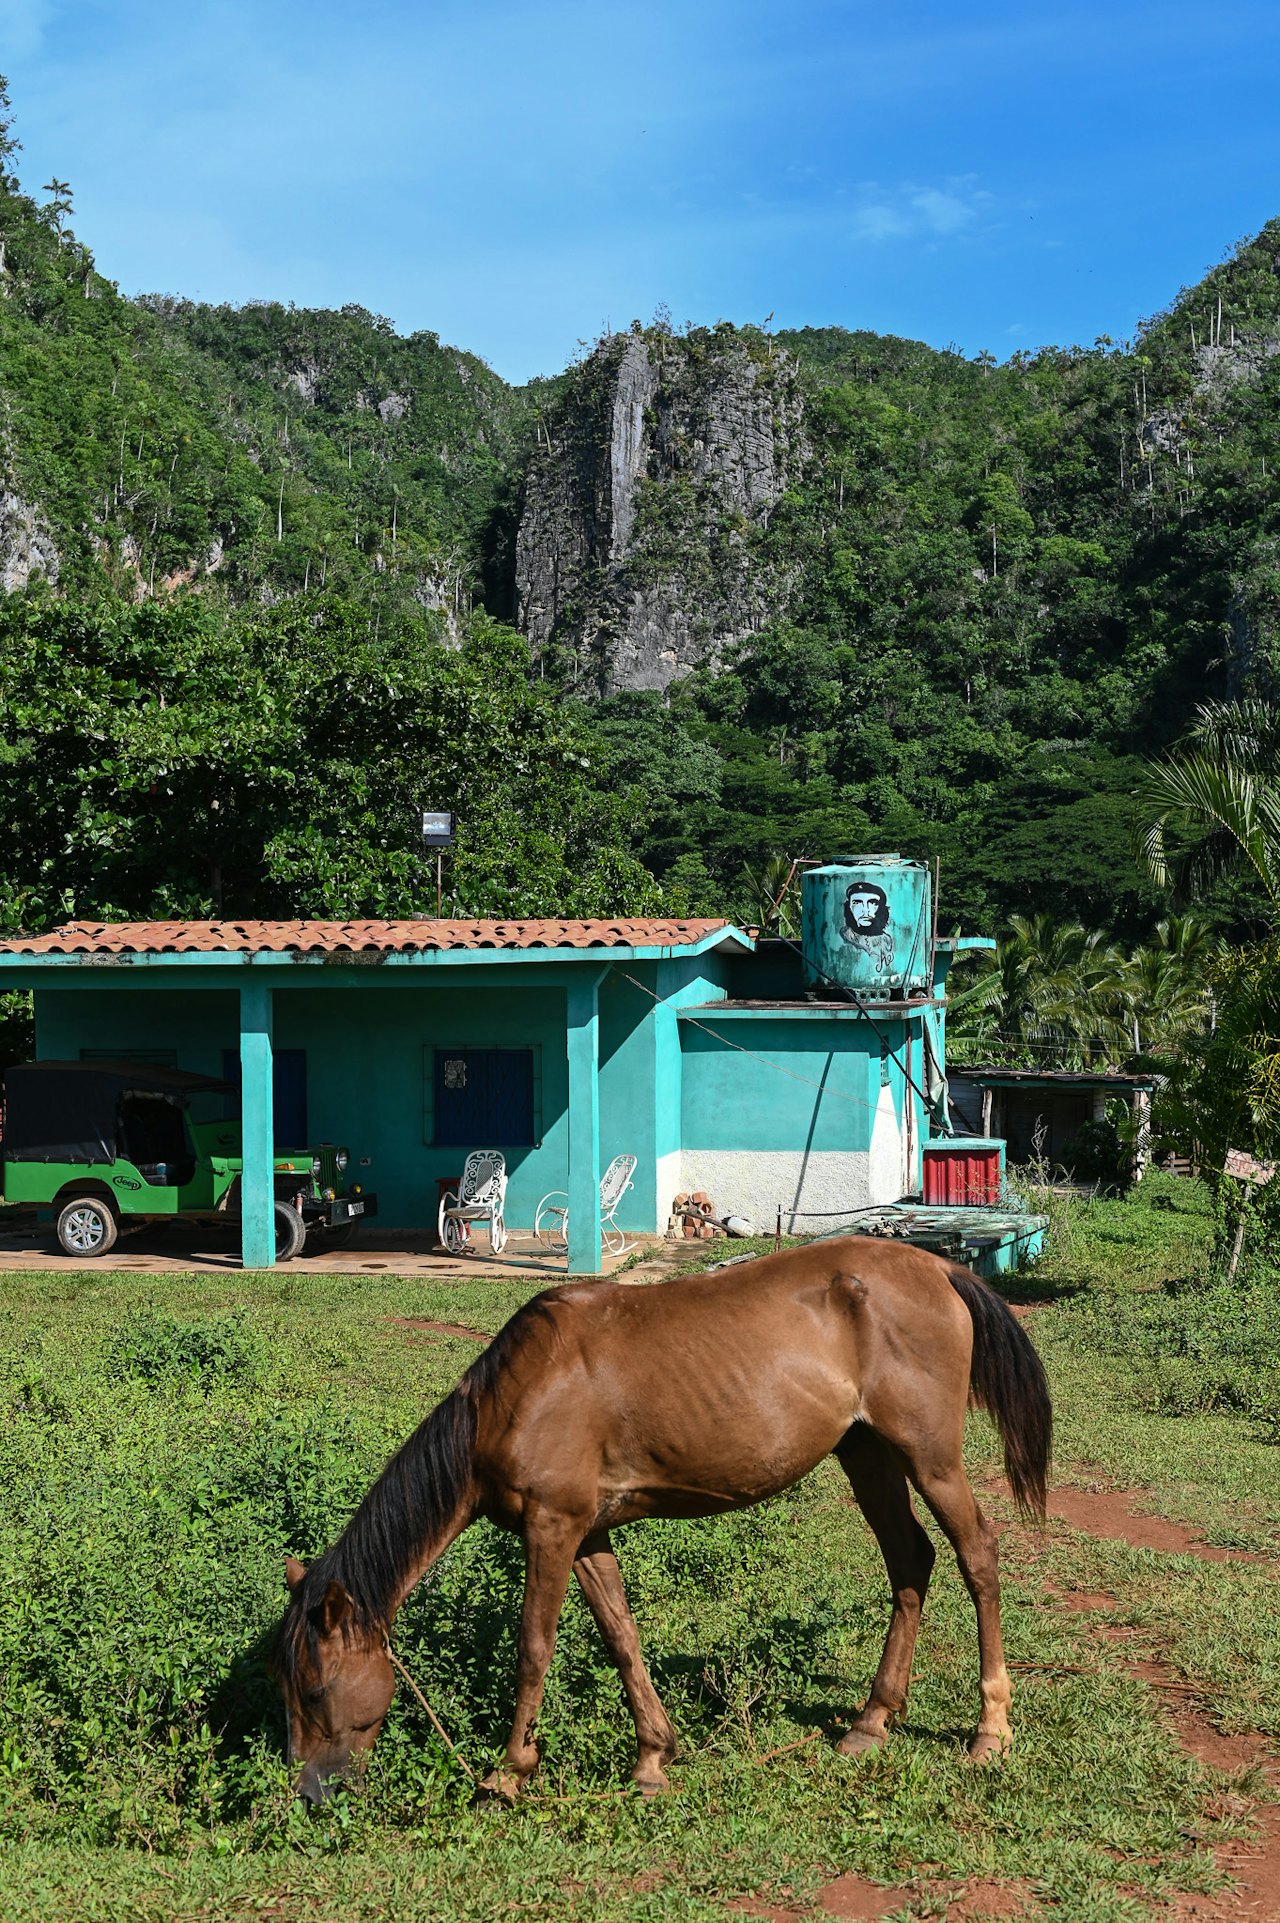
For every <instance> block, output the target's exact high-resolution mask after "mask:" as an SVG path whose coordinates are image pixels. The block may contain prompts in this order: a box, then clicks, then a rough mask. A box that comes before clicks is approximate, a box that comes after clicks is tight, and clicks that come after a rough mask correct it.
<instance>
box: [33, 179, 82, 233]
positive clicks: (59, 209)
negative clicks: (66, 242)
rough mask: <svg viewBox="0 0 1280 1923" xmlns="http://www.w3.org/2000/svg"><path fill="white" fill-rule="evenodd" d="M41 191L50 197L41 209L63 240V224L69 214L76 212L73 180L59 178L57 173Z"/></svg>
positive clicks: (46, 182) (47, 181)
mask: <svg viewBox="0 0 1280 1923" xmlns="http://www.w3.org/2000/svg"><path fill="white" fill-rule="evenodd" d="M41 191H42V192H43V193H46V194H48V195H49V199H48V200H47V201H46V202H45V204H44V206H43V207H42V208H41V210H40V211H41V212H42V213H43V215H44V217H45V219H46V220H47V221H48V222H49V224H50V226H51V227H52V228H53V230H54V232H55V233H56V234H57V236H58V239H59V241H61V239H62V235H63V225H62V224H63V222H64V220H65V219H66V217H67V215H68V214H73V213H74V212H75V208H74V207H73V206H72V203H71V182H70V181H69V180H59V179H58V176H57V175H56V174H55V175H54V176H53V179H52V180H46V181H45V183H44V187H43V188H42V190H41Z"/></svg>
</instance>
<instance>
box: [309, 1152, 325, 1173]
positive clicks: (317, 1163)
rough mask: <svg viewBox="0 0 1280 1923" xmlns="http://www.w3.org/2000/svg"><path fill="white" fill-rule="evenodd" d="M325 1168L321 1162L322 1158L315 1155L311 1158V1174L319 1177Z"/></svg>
mask: <svg viewBox="0 0 1280 1923" xmlns="http://www.w3.org/2000/svg"><path fill="white" fill-rule="evenodd" d="M323 1166H324V1164H323V1163H322V1162H321V1160H320V1157H319V1156H318V1155H313V1156H312V1157H311V1173H312V1174H313V1175H319V1173H320V1170H321V1169H322V1168H323Z"/></svg>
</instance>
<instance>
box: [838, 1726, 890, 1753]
mask: <svg viewBox="0 0 1280 1923" xmlns="http://www.w3.org/2000/svg"><path fill="white" fill-rule="evenodd" d="M888 1740H889V1732H888V1731H887V1730H884V1729H881V1730H874V1729H859V1728H858V1727H857V1725H856V1724H855V1725H854V1727H853V1728H852V1729H850V1730H846V1732H845V1734H844V1735H843V1736H842V1737H841V1738H840V1741H839V1742H838V1743H837V1744H836V1753H837V1755H839V1756H868V1755H870V1753H871V1751H872V1750H875V1749H883V1748H884V1746H885V1744H886V1742H887V1741H888Z"/></svg>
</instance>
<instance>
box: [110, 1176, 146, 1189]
mask: <svg viewBox="0 0 1280 1923" xmlns="http://www.w3.org/2000/svg"><path fill="white" fill-rule="evenodd" d="M111 1186H112V1188H117V1189H140V1188H141V1187H142V1184H141V1182H135V1181H134V1179H133V1177H132V1176H131V1175H113V1176H112V1178H111Z"/></svg>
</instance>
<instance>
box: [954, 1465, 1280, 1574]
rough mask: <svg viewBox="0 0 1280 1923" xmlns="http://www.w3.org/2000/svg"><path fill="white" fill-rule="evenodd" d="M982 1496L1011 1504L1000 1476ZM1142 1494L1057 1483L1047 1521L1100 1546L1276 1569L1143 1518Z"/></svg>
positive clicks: (1266, 1559) (1178, 1525) (1251, 1554)
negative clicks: (1111, 1544) (1139, 1503)
mask: <svg viewBox="0 0 1280 1923" xmlns="http://www.w3.org/2000/svg"><path fill="white" fill-rule="evenodd" d="M979 1493H980V1494H981V1495H994V1496H1000V1497H1001V1498H1002V1499H1003V1500H1004V1501H1005V1502H1008V1503H1012V1501H1013V1497H1012V1496H1011V1494H1010V1492H1009V1485H1008V1483H1007V1482H1006V1481H1005V1480H1004V1478H1003V1476H1000V1477H997V1478H993V1479H992V1480H990V1481H988V1482H984V1483H983V1484H981V1486H980V1489H979ZM1141 1494H1142V1492H1141V1491H1140V1490H1133V1489H1078V1488H1076V1487H1074V1486H1073V1485H1072V1484H1070V1483H1061V1484H1059V1486H1058V1487H1057V1488H1056V1489H1051V1490H1050V1491H1049V1518H1050V1521H1052V1522H1065V1523H1066V1524H1067V1526H1068V1528H1071V1529H1078V1530H1079V1531H1080V1534H1081V1535H1082V1536H1093V1537H1095V1538H1097V1540H1099V1541H1100V1542H1123V1543H1125V1544H1127V1546H1128V1547H1129V1548H1130V1549H1157V1550H1160V1551H1161V1552H1162V1553H1163V1554H1165V1555H1177V1556H1198V1557H1199V1558H1200V1560H1201V1561H1202V1562H1254V1563H1268V1564H1271V1565H1272V1567H1275V1566H1276V1565H1275V1561H1274V1558H1272V1557H1271V1556H1263V1555H1259V1554H1258V1553H1257V1552H1256V1551H1255V1550H1252V1549H1220V1548H1219V1547H1218V1545H1217V1544H1216V1543H1212V1542H1205V1541H1203V1539H1202V1538H1201V1537H1199V1536H1197V1534H1196V1532H1195V1530H1194V1529H1190V1528H1188V1526H1187V1525H1186V1523H1183V1522H1170V1521H1169V1520H1168V1518H1167V1517H1166V1516H1152V1515H1148V1514H1147V1513H1146V1512H1145V1511H1143V1510H1138V1509H1135V1508H1134V1503H1135V1501H1137V1500H1139V1499H1140V1497H1141Z"/></svg>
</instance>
